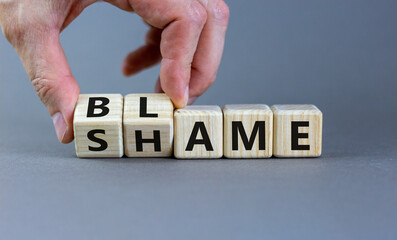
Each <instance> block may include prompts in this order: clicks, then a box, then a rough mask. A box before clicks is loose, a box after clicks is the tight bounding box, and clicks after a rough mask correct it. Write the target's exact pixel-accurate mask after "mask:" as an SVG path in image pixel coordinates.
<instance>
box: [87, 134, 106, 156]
mask: <svg viewBox="0 0 397 240" xmlns="http://www.w3.org/2000/svg"><path fill="white" fill-rule="evenodd" d="M97 133H101V134H105V130H101V129H95V130H91V131H89V132H88V133H87V137H88V139H90V140H91V141H93V142H96V143H99V144H100V146H99V147H91V146H88V150H90V151H93V152H100V151H104V150H106V148H108V143H107V142H106V141H105V140H103V139H100V138H97V137H95V134H97Z"/></svg>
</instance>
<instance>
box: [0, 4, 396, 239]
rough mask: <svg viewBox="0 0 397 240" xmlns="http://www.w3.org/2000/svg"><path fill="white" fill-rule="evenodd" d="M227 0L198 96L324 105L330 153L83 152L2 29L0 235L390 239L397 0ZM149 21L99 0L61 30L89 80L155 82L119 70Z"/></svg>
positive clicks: (116, 87) (80, 74)
mask: <svg viewBox="0 0 397 240" xmlns="http://www.w3.org/2000/svg"><path fill="white" fill-rule="evenodd" d="M227 2H228V4H229V6H230V9H231V13H232V15H231V19H230V28H229V32H228V35H227V42H226V46H225V54H224V59H223V62H222V65H221V68H220V71H219V74H218V79H217V81H216V82H215V84H214V85H213V87H212V88H211V89H210V90H209V91H208V92H207V93H206V94H205V95H204V96H203V97H202V98H201V99H199V100H198V102H197V104H217V105H224V104H227V103H266V104H269V105H271V104H275V103H313V104H316V105H317V106H318V107H319V108H320V109H321V110H322V111H323V114H324V136H323V140H324V143H323V156H322V157H320V158H316V159H305V158H299V159H277V158H271V159H259V160H253V159H246V160H228V159H216V160H175V159H128V158H121V159H78V158H76V156H75V152H74V146H73V144H71V145H62V144H59V143H58V142H57V141H56V137H55V133H54V131H53V129H52V125H51V124H52V121H51V119H50V118H49V117H48V116H47V112H46V110H45V108H44V107H43V106H42V104H41V103H40V102H39V100H38V99H37V97H36V96H35V93H34V92H33V90H32V87H31V86H30V84H29V82H28V80H27V77H26V74H25V72H24V70H23V67H22V65H21V63H20V61H19V59H18V56H17V55H16V54H15V52H14V51H13V49H12V48H11V46H10V45H9V44H8V43H7V42H6V40H4V39H3V38H0V239H214V238H216V239H396V237H397V230H396V222H397V208H396V204H397V147H396V146H397V137H396V133H397V124H396V123H397V113H396V112H397V111H396V110H397V96H396V94H395V93H396V90H397V45H396V42H397V29H396V27H395V23H396V22H397V15H396V14H395V12H396V10H397V4H396V2H394V1H376V2H375V1H369V0H368V1H292V0H290V1H259V0H256V1H252V2H250V4H247V3H244V2H243V1H237V0H236V1H232V0H230V1H227ZM127 22H128V23H129V24H126V23H127ZM116 26H117V27H116ZM145 31H146V27H145V26H144V25H143V24H141V23H140V21H139V19H138V17H136V16H134V15H131V14H128V13H122V12H121V11H119V10H117V9H115V8H112V7H110V6H108V5H106V4H94V5H93V6H92V7H90V8H88V9H87V10H86V11H85V12H84V13H83V15H82V16H81V17H80V18H79V19H77V21H76V23H73V24H72V25H71V26H70V28H68V29H66V31H65V32H64V33H63V34H62V42H63V46H64V48H65V51H66V53H67V56H68V59H69V62H70V65H71V67H72V70H73V73H74V75H75V76H76V78H77V79H78V80H79V83H80V86H81V88H82V92H83V93H101V92H102V93H122V94H124V95H125V94H127V93H133V92H150V91H151V89H152V86H153V83H154V81H155V80H156V78H157V74H158V70H159V69H158V67H155V68H152V69H150V70H148V71H145V72H143V73H141V74H139V75H137V76H136V77H134V78H133V79H131V80H125V79H124V78H123V77H122V76H121V74H120V73H119V71H118V70H119V64H120V62H121V60H122V58H123V56H124V55H125V54H126V53H127V52H128V51H129V50H131V49H134V48H135V47H137V46H139V45H140V44H141V43H142V41H143V35H144V32H145ZM117 36H119V37H117Z"/></svg>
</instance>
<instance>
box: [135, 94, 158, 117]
mask: <svg viewBox="0 0 397 240" xmlns="http://www.w3.org/2000/svg"><path fill="white" fill-rule="evenodd" d="M139 106H140V108H139V117H155V118H156V117H158V114H157V113H147V97H141V98H140V99H139Z"/></svg>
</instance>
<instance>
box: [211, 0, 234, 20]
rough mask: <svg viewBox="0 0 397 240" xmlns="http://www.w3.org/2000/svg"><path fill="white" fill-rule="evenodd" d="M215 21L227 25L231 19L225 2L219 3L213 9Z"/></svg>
mask: <svg viewBox="0 0 397 240" xmlns="http://www.w3.org/2000/svg"><path fill="white" fill-rule="evenodd" d="M212 11H213V17H214V19H215V20H217V21H219V22H221V23H224V24H227V23H228V22H229V17H230V9H229V6H228V5H227V4H226V3H225V2H224V1H222V0H221V1H218V3H217V4H216V6H215V7H214V8H213V9H212Z"/></svg>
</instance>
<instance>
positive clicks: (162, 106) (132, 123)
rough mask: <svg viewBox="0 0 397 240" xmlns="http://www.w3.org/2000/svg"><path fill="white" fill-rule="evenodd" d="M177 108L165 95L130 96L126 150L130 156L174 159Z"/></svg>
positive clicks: (125, 108)
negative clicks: (175, 109)
mask: <svg viewBox="0 0 397 240" xmlns="http://www.w3.org/2000/svg"><path fill="white" fill-rule="evenodd" d="M173 124H174V105H173V104H172V101H171V100H170V98H169V97H167V95H165V94H129V95H127V96H126V97H125V100H124V149H125V154H126V155H127V156H128V157H169V156H172V148H173V140H174V126H173Z"/></svg>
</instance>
